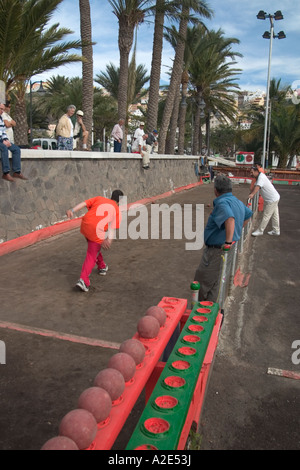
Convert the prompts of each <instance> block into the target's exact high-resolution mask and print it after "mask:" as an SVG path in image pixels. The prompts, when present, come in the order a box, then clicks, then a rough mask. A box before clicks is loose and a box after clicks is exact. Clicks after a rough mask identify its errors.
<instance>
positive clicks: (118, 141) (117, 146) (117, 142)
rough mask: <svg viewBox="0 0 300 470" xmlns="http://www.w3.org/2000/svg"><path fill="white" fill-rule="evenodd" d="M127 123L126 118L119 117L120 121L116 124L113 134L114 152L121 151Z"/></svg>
mask: <svg viewBox="0 0 300 470" xmlns="http://www.w3.org/2000/svg"><path fill="white" fill-rule="evenodd" d="M124 124H125V120H124V119H119V122H118V123H117V124H116V125H115V126H114V128H113V130H112V133H111V136H112V138H113V139H114V152H121V149H122V141H123V129H122V127H123V126H124Z"/></svg>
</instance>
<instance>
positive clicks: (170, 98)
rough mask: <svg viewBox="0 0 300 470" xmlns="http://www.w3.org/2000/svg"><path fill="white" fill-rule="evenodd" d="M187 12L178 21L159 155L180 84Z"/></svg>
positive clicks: (183, 10)
mask: <svg viewBox="0 0 300 470" xmlns="http://www.w3.org/2000/svg"><path fill="white" fill-rule="evenodd" d="M189 11H190V10H189V8H188V7H183V8H182V15H183V18H182V19H181V21H180V26H179V39H178V42H177V46H176V53H175V59H174V64H173V69H172V75H171V80H170V85H169V89H168V95H167V99H166V103H165V108H164V113H163V118H162V124H161V128H160V132H159V147H158V152H159V153H160V154H164V153H165V147H166V138H167V132H168V128H169V124H170V119H171V115H172V111H173V108H174V101H175V96H176V92H177V89H178V84H179V83H180V80H181V74H182V66H183V57H184V48H185V38H186V33H187V25H188V15H189Z"/></svg>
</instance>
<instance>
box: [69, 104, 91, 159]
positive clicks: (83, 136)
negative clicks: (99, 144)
mask: <svg viewBox="0 0 300 470" xmlns="http://www.w3.org/2000/svg"><path fill="white" fill-rule="evenodd" d="M82 116H83V112H82V111H81V110H80V109H79V110H78V111H77V112H76V122H75V126H74V138H73V148H74V150H77V147H78V144H79V141H80V140H82V149H83V150H87V149H88V148H87V143H88V138H89V132H88V130H87V129H86V127H85V125H84V123H83V120H82Z"/></svg>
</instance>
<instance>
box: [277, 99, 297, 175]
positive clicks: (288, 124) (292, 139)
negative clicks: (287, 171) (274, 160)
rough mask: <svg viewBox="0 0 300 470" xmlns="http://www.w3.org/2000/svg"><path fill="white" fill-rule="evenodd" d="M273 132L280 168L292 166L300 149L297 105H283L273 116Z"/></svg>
mask: <svg viewBox="0 0 300 470" xmlns="http://www.w3.org/2000/svg"><path fill="white" fill-rule="evenodd" d="M271 132H272V134H273V135H274V144H275V149H276V151H277V154H278V157H279V162H278V167H279V168H286V166H287V164H288V163H289V164H291V162H292V159H293V157H294V155H296V154H297V153H298V152H299V149H300V116H299V109H298V107H297V106H295V105H290V104H282V105H281V106H278V107H277V109H276V112H274V113H273V116H272V124H271Z"/></svg>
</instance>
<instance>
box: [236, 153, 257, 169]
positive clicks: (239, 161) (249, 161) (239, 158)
mask: <svg viewBox="0 0 300 470" xmlns="http://www.w3.org/2000/svg"><path fill="white" fill-rule="evenodd" d="M235 163H236V165H241V166H248V165H249V166H250V165H254V152H237V153H236V154H235Z"/></svg>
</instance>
